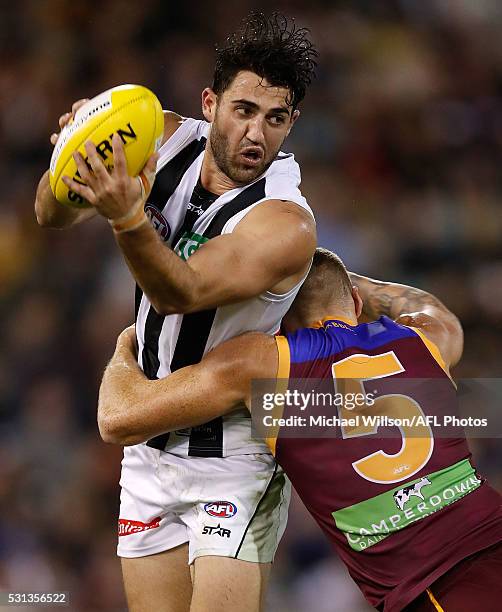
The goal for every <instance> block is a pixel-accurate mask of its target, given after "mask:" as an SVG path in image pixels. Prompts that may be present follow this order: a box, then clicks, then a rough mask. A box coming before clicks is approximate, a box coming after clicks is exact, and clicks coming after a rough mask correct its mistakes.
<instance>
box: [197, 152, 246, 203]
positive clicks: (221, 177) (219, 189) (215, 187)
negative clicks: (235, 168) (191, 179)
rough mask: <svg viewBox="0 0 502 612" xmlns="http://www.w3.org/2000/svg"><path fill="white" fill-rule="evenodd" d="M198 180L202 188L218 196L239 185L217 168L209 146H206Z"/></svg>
mask: <svg viewBox="0 0 502 612" xmlns="http://www.w3.org/2000/svg"><path fill="white" fill-rule="evenodd" d="M200 181H201V183H202V186H203V187H204V189H207V191H210V192H211V193H215V194H216V195H219V196H220V195H222V194H223V193H226V192H227V191H230V190H231V189H235V188H236V187H240V186H241V185H239V184H238V183H236V182H235V181H232V179H230V178H229V177H228V176H227V175H226V174H225V173H224V172H222V171H221V170H220V169H219V168H218V166H217V165H216V162H215V161H214V157H213V155H212V153H211V149H210V147H207V148H206V154H205V155H204V160H203V162H202V169H201V173H200Z"/></svg>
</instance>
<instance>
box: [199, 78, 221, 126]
mask: <svg viewBox="0 0 502 612" xmlns="http://www.w3.org/2000/svg"><path fill="white" fill-rule="evenodd" d="M217 101H218V96H217V95H216V94H215V93H214V91H213V90H212V89H211V88H210V87H206V89H204V91H203V92H202V113H203V115H204V118H205V119H206V121H208V122H209V123H212V122H213V121H214V118H215V116H216V104H217Z"/></svg>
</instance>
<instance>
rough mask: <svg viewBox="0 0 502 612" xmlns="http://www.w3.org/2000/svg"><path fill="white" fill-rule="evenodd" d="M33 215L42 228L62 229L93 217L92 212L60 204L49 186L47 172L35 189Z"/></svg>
mask: <svg viewBox="0 0 502 612" xmlns="http://www.w3.org/2000/svg"><path fill="white" fill-rule="evenodd" d="M35 214H36V217H37V222H38V224H39V225H40V226H42V227H51V228H54V229H63V228H65V227H70V226H71V225H74V224H75V223H79V222H80V221H83V220H85V219H88V218H90V217H92V216H94V214H95V212H94V210H90V209H77V208H70V207H69V206H64V205H63V204H60V203H59V202H58V201H57V200H56V198H55V197H54V195H53V194H52V190H51V187H50V185H49V171H47V172H45V173H44V175H43V176H42V178H41V179H40V182H39V183H38V187H37V194H36V198H35Z"/></svg>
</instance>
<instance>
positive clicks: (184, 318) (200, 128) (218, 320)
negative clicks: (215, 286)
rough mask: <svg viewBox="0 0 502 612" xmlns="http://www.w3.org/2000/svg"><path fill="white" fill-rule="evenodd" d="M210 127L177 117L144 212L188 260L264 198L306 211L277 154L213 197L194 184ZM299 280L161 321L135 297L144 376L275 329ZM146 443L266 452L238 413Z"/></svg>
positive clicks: (283, 157) (208, 451)
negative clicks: (257, 172)
mask: <svg viewBox="0 0 502 612" xmlns="http://www.w3.org/2000/svg"><path fill="white" fill-rule="evenodd" d="M209 130H210V124H208V123H206V122H205V121H198V120H195V119H185V121H184V122H183V123H182V125H181V126H180V127H179V128H178V129H177V130H176V132H175V133H174V134H173V136H171V138H170V139H169V140H168V141H167V142H166V143H165V144H164V145H163V146H162V147H161V149H160V151H159V154H160V157H159V161H158V165H157V178H156V181H155V184H154V187H153V189H152V192H151V194H150V196H149V198H148V201H147V203H146V205H145V210H146V212H147V215H148V216H149V218H150V220H151V222H152V224H153V226H154V227H155V228H156V230H157V232H158V233H159V235H160V236H161V238H162V239H163V240H164V241H165V242H166V244H168V245H169V246H170V247H171V248H173V249H174V250H175V251H176V252H177V253H178V255H179V256H180V257H182V258H183V259H185V260H186V259H188V257H190V255H191V254H192V253H194V252H195V251H196V250H197V249H198V248H199V247H200V246H201V245H202V244H204V242H206V241H207V240H210V239H211V238H214V237H216V236H218V235H220V234H228V233H231V232H232V231H233V229H234V228H235V226H236V225H237V224H238V223H239V221H241V220H242V219H243V218H244V217H245V215H246V214H247V213H248V212H249V211H250V210H252V209H253V208H254V206H256V205H258V204H260V203H261V202H264V201H266V200H271V199H279V200H289V201H292V202H295V203H296V204H298V205H299V206H301V207H302V208H304V209H306V210H308V211H309V212H310V213H311V214H312V211H311V209H310V207H309V206H308V204H307V202H306V200H305V198H304V197H303V196H302V194H301V193H300V191H299V184H300V169H299V166H298V164H297V163H296V161H295V159H294V156H293V155H290V154H284V153H279V154H278V155H277V157H276V159H275V160H274V161H273V163H272V164H271V165H270V167H269V168H268V170H267V171H266V172H265V173H264V174H263V175H262V176H261V177H258V178H257V179H256V180H255V181H253V182H252V183H250V184H249V185H246V186H244V187H238V188H235V189H232V190H230V191H227V192H226V193H224V194H223V195H221V196H216V195H214V194H210V193H209V192H207V191H206V190H205V189H204V188H203V187H202V185H201V184H200V172H201V167H202V160H203V157H204V150H205V145H206V141H207V138H208V136H209ZM300 286H301V283H298V285H297V286H296V287H294V288H293V289H292V290H291V291H289V292H288V293H287V294H284V295H275V294H273V293H270V292H265V293H263V294H262V295H259V296H256V297H254V298H251V299H248V300H245V301H243V302H240V303H238V304H231V305H227V306H221V307H219V308H215V309H212V310H205V311H201V312H196V313H190V314H185V315H181V314H179V315H177V314H176V315H168V316H161V315H159V314H157V312H156V311H155V310H154V309H153V307H152V306H151V304H150V302H149V300H148V298H147V297H146V296H145V295H144V294H143V293H142V292H141V291H140V290H139V289H137V292H136V335H137V340H138V349H139V350H138V361H139V364H140V366H141V367H142V368H143V370H144V372H145V374H146V375H147V376H148V377H149V378H150V379H155V378H162V377H164V376H167V375H168V374H169V373H170V372H173V371H175V370H177V369H179V368H182V367H184V366H186V365H190V364H193V363H197V362H198V361H200V359H201V358H202V357H203V355H204V354H205V353H206V351H208V350H210V349H211V348H212V347H214V346H216V345H218V344H220V343H221V342H223V341H224V340H227V339H229V338H232V337H234V336H236V335H238V334H241V333H244V332H246V331H262V332H265V333H268V334H273V333H275V332H277V330H278V328H279V326H280V322H281V319H282V317H283V316H284V314H285V313H286V311H287V310H288V308H289V306H290V304H291V302H292V301H293V299H294V297H295V295H296V294H297V292H298V290H299V288H300ZM147 444H149V445H150V446H153V447H155V448H159V449H161V450H164V451H167V452H171V453H175V454H181V455H187V454H188V455H193V456H206V457H222V456H226V455H232V454H248V453H266V452H268V448H267V447H266V445H265V444H264V443H263V442H262V441H261V440H257V439H254V438H253V437H252V435H251V421H250V418H249V413H248V412H247V410H245V409H244V408H243V409H242V410H238V411H236V412H235V413H232V414H231V415H229V416H227V417H223V418H219V419H215V420H214V421H211V422H210V423H208V424H207V425H202V426H199V427H193V428H191V429H190V430H183V431H179V432H175V433H171V434H165V435H162V436H158V437H157V438H154V439H153V440H150V441H149V442H148V443H147Z"/></svg>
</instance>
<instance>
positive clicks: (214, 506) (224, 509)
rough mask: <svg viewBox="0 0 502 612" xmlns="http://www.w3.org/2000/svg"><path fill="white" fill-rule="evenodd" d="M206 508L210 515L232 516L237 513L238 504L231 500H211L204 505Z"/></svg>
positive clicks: (218, 516)
mask: <svg viewBox="0 0 502 612" xmlns="http://www.w3.org/2000/svg"><path fill="white" fill-rule="evenodd" d="M204 510H205V511H206V512H207V514H209V516H215V517H216V518H231V517H232V516H234V514H236V513H237V506H236V505H235V504H233V503H232V502H229V501H215V502H209V503H207V504H206V505H205V506H204Z"/></svg>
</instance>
